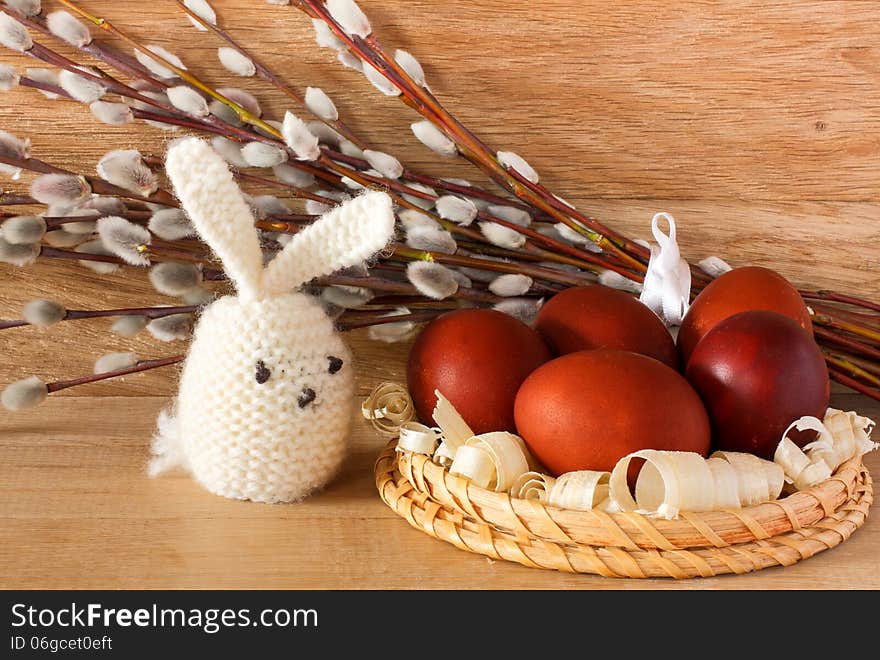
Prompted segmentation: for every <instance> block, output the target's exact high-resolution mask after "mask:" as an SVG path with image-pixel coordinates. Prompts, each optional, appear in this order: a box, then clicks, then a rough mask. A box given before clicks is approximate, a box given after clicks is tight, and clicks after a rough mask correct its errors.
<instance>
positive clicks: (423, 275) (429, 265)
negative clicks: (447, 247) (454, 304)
mask: <svg viewBox="0 0 880 660" xmlns="http://www.w3.org/2000/svg"><path fill="white" fill-rule="evenodd" d="M406 277H407V279H409V281H410V283H411V284H412V285H413V286H414V287H415V288H416V289H418V290H419V293H421V294H422V295H423V296H427V297H428V298H432V299H434V300H444V299H446V298H448V297H449V296H452V295H455V293H456V292H457V291H458V282H457V281H456V279H455V276H454V275H453V274H452V271H451V270H450V269H448V268H447V267H446V266H442V265H440V264H437V263H433V262H430V261H412V262H410V263H409V264H408V265H407V267H406Z"/></svg>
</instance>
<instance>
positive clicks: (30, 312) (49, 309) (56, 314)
mask: <svg viewBox="0 0 880 660" xmlns="http://www.w3.org/2000/svg"><path fill="white" fill-rule="evenodd" d="M65 316H67V310H66V309H64V306H63V305H59V304H58V303H57V302H55V301H54V300H31V301H30V302H28V303H27V304H26V305H25V306H24V308H23V309H22V311H21V317H22V318H23V319H24V320H25V321H27V322H28V323H30V324H31V325H38V326H40V327H42V328H48V327H49V326H50V325H55V324H56V323H58V322H60V321H63V320H64V317H65Z"/></svg>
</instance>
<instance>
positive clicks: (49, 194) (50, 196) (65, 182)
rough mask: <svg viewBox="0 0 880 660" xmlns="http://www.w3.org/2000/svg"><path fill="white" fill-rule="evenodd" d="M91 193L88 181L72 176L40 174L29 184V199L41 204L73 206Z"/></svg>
mask: <svg viewBox="0 0 880 660" xmlns="http://www.w3.org/2000/svg"><path fill="white" fill-rule="evenodd" d="M91 193H92V187H91V186H90V185H89V183H88V181H86V180H85V179H84V178H83V177H81V176H76V175H73V174H41V175H40V176H38V177H37V178H36V179H34V181H33V183H31V197H33V198H34V199H36V200H37V201H38V202H40V203H41V204H75V203H77V202H81V201H83V200H84V199H86V198H87V197H88V196H89V195H90V194H91Z"/></svg>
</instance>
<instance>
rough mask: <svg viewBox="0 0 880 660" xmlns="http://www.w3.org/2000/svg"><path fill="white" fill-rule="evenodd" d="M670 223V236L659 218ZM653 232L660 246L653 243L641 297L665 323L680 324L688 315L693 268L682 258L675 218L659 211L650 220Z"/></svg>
mask: <svg viewBox="0 0 880 660" xmlns="http://www.w3.org/2000/svg"><path fill="white" fill-rule="evenodd" d="M661 218H663V219H665V220H666V221H667V222H668V223H669V235H666V234H664V233H663V231H662V230H661V229H660V219H661ZM651 232H652V233H653V234H654V240H655V241H657V245H652V246H651V259H650V261H649V262H648V272H647V273H645V281H644V284H643V285H642V293H641V295H640V296H639V300H641V301H642V302H643V303H644V304H645V305H647V306H648V307H650V308H651V309H652V310H654V313H655V314H657V316H659V317H660V318H661V319H662V320H663V321H664V323H666V325H681V321H682V319H684V316H685V314H687V311H688V307H689V305H690V295H691V269H690V267H689V266H688V263H687V262H686V261H685V260H684V259H682V258H681V252H680V251H679V249H678V243H677V242H676V240H675V218H673V217H672V216H671V215H669V214H668V213H657V214H656V215H655V216H654V218H653V219H652V220H651Z"/></svg>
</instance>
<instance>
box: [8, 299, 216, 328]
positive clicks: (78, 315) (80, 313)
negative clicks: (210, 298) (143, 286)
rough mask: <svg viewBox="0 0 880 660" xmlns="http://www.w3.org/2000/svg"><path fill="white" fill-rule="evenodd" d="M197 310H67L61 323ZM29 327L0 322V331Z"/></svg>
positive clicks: (185, 307) (181, 307)
mask: <svg viewBox="0 0 880 660" xmlns="http://www.w3.org/2000/svg"><path fill="white" fill-rule="evenodd" d="M198 309H199V305H179V306H176V307H125V308H120V309H68V310H67V312H66V313H65V315H64V318H62V319H61V321H59V323H60V322H63V321H80V320H82V319H97V318H105V317H114V316H144V317H146V318H148V319H161V318H164V317H166V316H173V315H174V314H192V313H193V312H195V311H197V310H198ZM25 325H30V324H29V323H28V322H27V321H23V320H20V319H16V320H13V321H5V320H0V330H7V329H9V328H18V327H21V326H25Z"/></svg>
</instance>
